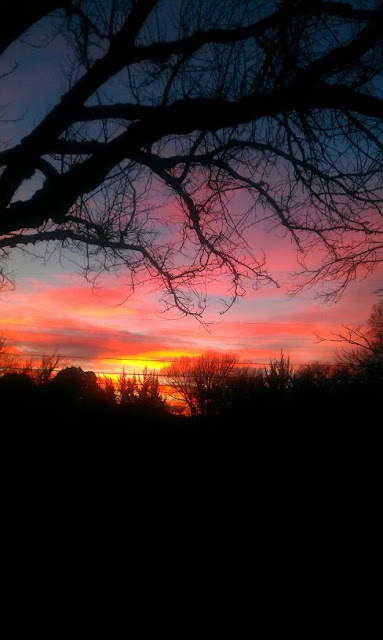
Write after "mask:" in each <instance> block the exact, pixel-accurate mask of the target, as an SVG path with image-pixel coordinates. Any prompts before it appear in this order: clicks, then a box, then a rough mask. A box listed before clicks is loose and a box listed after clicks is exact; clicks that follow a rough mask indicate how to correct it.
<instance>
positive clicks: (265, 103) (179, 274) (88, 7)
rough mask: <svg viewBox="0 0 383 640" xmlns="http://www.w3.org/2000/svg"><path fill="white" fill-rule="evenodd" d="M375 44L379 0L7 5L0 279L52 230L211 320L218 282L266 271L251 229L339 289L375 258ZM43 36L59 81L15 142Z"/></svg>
mask: <svg viewBox="0 0 383 640" xmlns="http://www.w3.org/2000/svg"><path fill="white" fill-rule="evenodd" d="M32 27H33V28H32ZM382 44H383V6H382V3H381V0H369V1H368V2H359V1H357V0H353V1H351V2H349V3H347V2H332V1H330V0H328V1H326V0H312V1H310V2H308V1H307V2H302V0H262V1H261V0H250V1H249V0H182V1H181V0H134V1H133V0H113V2H106V1H104V0H73V1H70V0H62V1H61V2H60V1H55V0H45V1H44V2H28V1H26V0H19V1H17V0H16V1H12V2H11V1H10V0H3V3H2V29H1V37H0V54H2V57H3V65H2V71H1V74H2V75H1V76H0V86H1V88H2V96H4V97H3V98H2V103H3V110H2V113H1V115H2V118H3V122H2V123H0V140H2V149H1V150H0V168H1V175H0V258H1V262H2V267H1V269H2V270H1V271H0V276H1V278H2V283H3V285H6V283H7V281H8V279H9V274H8V272H7V270H6V258H7V256H8V255H9V254H10V252H11V251H12V250H13V249H14V248H15V247H20V248H25V249H28V250H29V249H30V248H32V247H33V245H35V244H36V243H39V242H40V241H47V242H51V243H55V244H56V245H57V246H59V247H62V248H64V249H65V250H70V251H76V252H78V253H79V255H81V256H83V258H84V267H85V269H86V270H87V272H88V274H89V275H91V274H98V273H100V272H104V271H108V270H113V271H117V272H120V271H121V270H124V272H127V273H129V274H130V275H131V284H132V286H134V282H135V281H136V278H137V277H139V279H140V280H142V279H143V278H150V279H153V278H156V279H159V280H160V281H161V282H162V286H163V291H164V299H165V304H167V305H170V306H173V307H174V306H175V307H176V308H177V309H178V310H180V311H181V312H183V313H192V314H196V315H200V314H201V313H202V312H203V310H204V308H205V305H206V297H205V295H204V294H203V291H204V285H206V281H207V282H208V281H209V279H210V278H216V277H217V276H218V275H221V276H223V277H224V281H225V282H226V283H227V285H228V293H230V295H231V298H232V300H233V299H235V298H236V296H238V295H241V294H242V293H243V288H242V286H243V285H244V284H245V283H251V284H252V285H253V286H255V287H257V286H260V285H262V284H264V283H267V282H271V281H272V276H271V275H270V273H269V272H268V271H267V268H266V264H265V259H264V256H263V253H262V252H261V251H259V249H258V243H257V235H256V231H257V228H258V227H257V225H260V226H261V227H262V228H264V229H267V230H274V229H279V230H282V231H283V233H284V234H286V235H289V236H290V237H291V239H292V240H293V241H294V243H295V246H296V247H297V249H298V251H299V261H300V265H301V269H302V272H303V279H302V280H300V284H298V288H299V287H300V286H302V285H304V284H308V285H313V284H316V283H318V282H327V283H332V284H331V285H330V290H328V294H329V295H330V296H337V295H338V294H340V293H341V291H342V290H343V288H344V287H345V286H346V285H347V284H348V283H349V282H350V280H353V279H354V278H355V276H357V275H358V274H361V275H365V274H366V272H369V271H372V270H373V269H374V268H375V267H376V266H377V265H379V264H381V263H382V260H383V238H382V166H383V144H382V139H383V135H382V134H383V131H382V126H383V97H382V91H383V78H382V70H383V46H382ZM36 45H38V46H39V47H41V46H46V47H47V55H49V51H50V49H49V47H55V46H56V45H57V47H58V50H61V51H62V65H61V66H58V67H57V73H62V74H63V77H62V86H66V89H65V90H64V93H63V94H62V95H61V97H60V98H59V97H58V96H57V100H56V103H55V104H54V105H53V106H51V107H49V108H48V105H47V108H46V110H45V115H44V116H43V117H42V118H41V117H40V118H41V119H40V121H38V122H36V121H35V120H34V118H33V117H30V119H28V117H29V116H28V113H26V114H25V115H24V116H23V120H24V123H25V125H26V126H29V131H28V132H27V133H26V134H24V133H23V136H22V137H20V139H14V140H9V136H8V135H7V128H8V126H9V121H10V120H12V119H15V118H22V114H23V113H25V111H26V109H24V105H23V104H22V102H18V101H17V96H12V95H8V94H7V86H8V85H7V82H8V81H9V78H10V77H12V73H14V74H17V73H18V69H17V65H19V67H20V69H22V68H23V63H24V61H25V59H26V57H28V59H30V58H33V56H34V55H35V54H36V51H37V49H36V48H35V47H36ZM42 73H43V72H42ZM36 91H37V92H38V88H37V89H36ZM19 94H20V96H21V95H22V91H20V92H19ZM20 99H21V98H20ZM35 100H36V98H35ZM251 229H253V230H254V232H253V233H250V230H251ZM307 255H309V257H313V259H314V261H308V262H307V263H306V262H305V256H307ZM315 260H316V262H315ZM228 304H229V303H228Z"/></svg>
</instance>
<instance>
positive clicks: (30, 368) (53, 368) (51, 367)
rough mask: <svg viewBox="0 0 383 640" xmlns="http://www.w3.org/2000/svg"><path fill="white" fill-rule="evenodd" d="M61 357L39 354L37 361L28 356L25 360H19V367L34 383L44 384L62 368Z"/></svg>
mask: <svg viewBox="0 0 383 640" xmlns="http://www.w3.org/2000/svg"><path fill="white" fill-rule="evenodd" d="M63 366H64V364H63V361H62V358H61V357H60V356H58V355H57V354H52V355H44V356H41V359H40V361H39V362H36V360H34V359H33V358H29V359H28V360H26V361H25V362H20V364H19V368H20V370H21V371H22V372H23V373H25V374H26V375H27V376H29V377H30V378H31V380H33V381H34V382H36V384H38V385H42V386H45V385H47V384H49V382H51V381H52V378H53V376H54V375H55V374H57V372H58V371H59V370H60V369H61V368H63Z"/></svg>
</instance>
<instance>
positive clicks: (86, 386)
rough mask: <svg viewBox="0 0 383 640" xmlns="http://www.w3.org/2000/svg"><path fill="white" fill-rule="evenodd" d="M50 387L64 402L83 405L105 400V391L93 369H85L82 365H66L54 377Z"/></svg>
mask: <svg viewBox="0 0 383 640" xmlns="http://www.w3.org/2000/svg"><path fill="white" fill-rule="evenodd" d="M50 389H51V390H52V391H53V392H54V393H55V394H56V395H58V396H59V397H60V398H61V399H62V400H63V402H69V403H76V404H82V405H84V404H85V405H91V404H97V403H99V402H101V401H103V400H104V392H103V390H102V389H101V387H100V386H99V384H98V380H97V376H96V374H95V373H94V372H93V371H83V369H82V368H81V367H66V368H65V369H61V371H59V372H58V374H57V375H56V376H55V378H53V380H52V382H51V384H50Z"/></svg>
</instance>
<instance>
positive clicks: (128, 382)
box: [117, 367, 165, 413]
mask: <svg viewBox="0 0 383 640" xmlns="http://www.w3.org/2000/svg"><path fill="white" fill-rule="evenodd" d="M117 394H118V397H119V402H120V405H121V406H122V407H125V408H130V409H138V410H140V411H145V412H147V413H150V412H151V413H158V412H160V413H161V412H163V411H164V410H165V400H164V398H163V397H162V395H161V393H160V384H159V380H158V375H157V374H156V373H155V371H149V370H148V368H147V367H145V368H144V370H143V372H142V374H134V375H132V376H128V375H127V373H126V372H125V370H124V371H123V373H122V374H121V375H120V376H119V378H118V381H117Z"/></svg>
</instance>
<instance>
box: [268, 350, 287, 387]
mask: <svg viewBox="0 0 383 640" xmlns="http://www.w3.org/2000/svg"><path fill="white" fill-rule="evenodd" d="M293 379H294V372H293V368H292V366H291V364H290V356H287V357H286V356H285V354H284V353H283V351H281V355H280V357H279V358H271V359H270V366H269V367H268V368H265V380H266V386H267V388H268V389H270V391H288V390H289V389H291V387H292V384H293Z"/></svg>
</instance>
